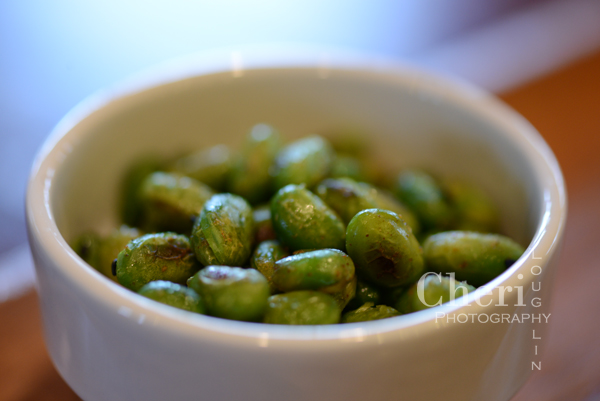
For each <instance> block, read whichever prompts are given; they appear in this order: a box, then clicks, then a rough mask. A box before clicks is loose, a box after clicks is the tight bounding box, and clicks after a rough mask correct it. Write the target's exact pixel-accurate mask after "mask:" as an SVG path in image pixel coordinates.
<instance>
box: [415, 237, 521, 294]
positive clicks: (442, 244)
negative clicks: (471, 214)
mask: <svg viewBox="0 0 600 401" xmlns="http://www.w3.org/2000/svg"><path fill="white" fill-rule="evenodd" d="M523 252H524V249H523V247H522V246H521V245H519V244H517V243H516V242H514V241H513V240H511V239H510V238H508V237H505V236H503V235H499V234H481V233H476V232H469V231H446V232H442V233H438V234H434V235H432V236H430V237H429V238H428V239H427V240H426V241H425V243H424V244H423V256H424V258H425V263H426V264H427V268H428V270H430V271H435V272H441V273H451V272H453V273H455V277H456V279H457V280H461V281H463V280H466V281H467V282H469V283H470V284H472V285H474V286H480V285H483V284H485V283H487V282H489V281H491V280H492V279H494V278H495V277H497V276H498V275H500V273H502V272H503V271H504V270H506V269H507V268H508V267H510V265H512V264H513V263H514V262H515V261H516V260H517V259H519V258H520V257H521V255H522V254H523Z"/></svg>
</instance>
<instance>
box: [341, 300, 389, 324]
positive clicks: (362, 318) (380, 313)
mask: <svg viewBox="0 0 600 401" xmlns="http://www.w3.org/2000/svg"><path fill="white" fill-rule="evenodd" d="M394 316H400V313H399V312H398V311H397V310H396V309H394V308H392V307H391V306H387V305H377V306H375V304H374V303H372V302H367V303H365V304H364V305H362V306H361V307H360V308H358V309H356V310H353V311H350V312H346V313H344V315H343V316H342V321H341V323H356V322H367V321H370V320H380V319H386V318H388V317H394Z"/></svg>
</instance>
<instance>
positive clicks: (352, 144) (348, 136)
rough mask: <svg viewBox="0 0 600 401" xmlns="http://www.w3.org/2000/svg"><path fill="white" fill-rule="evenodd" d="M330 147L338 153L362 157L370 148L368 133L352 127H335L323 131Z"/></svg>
mask: <svg viewBox="0 0 600 401" xmlns="http://www.w3.org/2000/svg"><path fill="white" fill-rule="evenodd" d="M323 136H324V137H325V138H327V140H328V141H329V143H330V144H331V147H332V148H333V149H334V150H335V152H336V153H338V154H343V155H348V156H352V157H357V158H358V157H363V156H365V155H367V153H368V152H369V150H370V149H371V142H370V141H369V140H368V135H367V134H366V133H365V132H363V131H361V130H359V129H357V128H352V127H346V128H341V129H336V130H334V131H330V132H327V133H324V134H323Z"/></svg>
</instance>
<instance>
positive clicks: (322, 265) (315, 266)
mask: <svg viewBox="0 0 600 401" xmlns="http://www.w3.org/2000/svg"><path fill="white" fill-rule="evenodd" d="M354 277H355V274H354V263H353V262H352V259H350V257H349V256H348V255H346V254H345V253H344V252H342V251H339V250H337V249H319V250H316V251H310V252H304V253H301V254H298V255H292V256H288V257H287V258H283V259H280V260H278V261H277V262H275V271H274V272H273V278H272V279H273V285H274V286H275V288H277V289H278V290H279V291H281V292H290V291H299V290H317V291H321V292H324V293H327V294H330V295H334V297H335V294H342V293H344V291H345V290H346V287H347V286H348V284H349V283H350V282H351V281H353V280H354ZM342 298H346V296H343V297H342ZM344 300H345V299H344ZM344 306H345V303H344Z"/></svg>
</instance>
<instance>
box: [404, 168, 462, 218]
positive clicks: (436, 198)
mask: <svg viewBox="0 0 600 401" xmlns="http://www.w3.org/2000/svg"><path fill="white" fill-rule="evenodd" d="M395 191H396V196H398V198H399V199H400V200H401V201H402V203H404V204H405V205H406V206H408V207H409V208H410V209H411V210H412V211H414V212H415V214H416V215H417V217H418V218H419V221H420V222H421V223H422V225H423V228H425V229H431V228H446V227H449V226H450V224H451V223H452V219H453V215H452V210H451V208H450V207H449V205H448V203H447V201H446V199H445V198H444V195H443V193H442V190H441V188H440V187H439V185H438V184H437V182H436V181H435V180H434V179H433V177H431V176H430V175H429V174H427V173H425V172H423V171H419V170H405V171H403V172H401V173H400V174H399V175H398V177H397V179H396V183H395Z"/></svg>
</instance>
